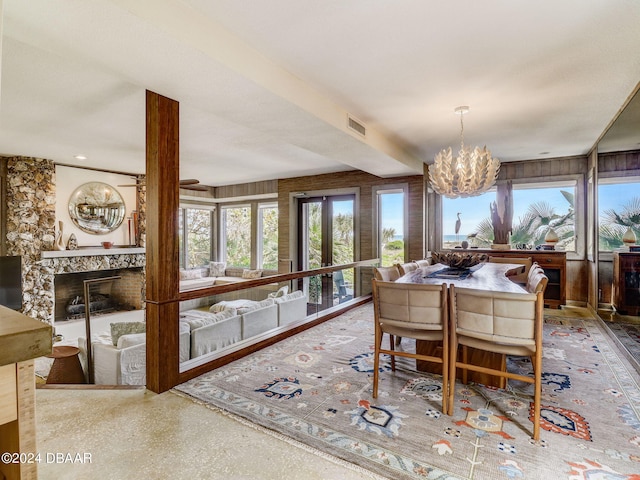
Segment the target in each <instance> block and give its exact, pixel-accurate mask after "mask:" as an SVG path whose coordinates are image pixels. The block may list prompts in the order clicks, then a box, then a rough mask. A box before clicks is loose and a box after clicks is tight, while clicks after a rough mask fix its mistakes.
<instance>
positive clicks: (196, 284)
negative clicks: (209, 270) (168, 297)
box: [180, 277, 216, 292]
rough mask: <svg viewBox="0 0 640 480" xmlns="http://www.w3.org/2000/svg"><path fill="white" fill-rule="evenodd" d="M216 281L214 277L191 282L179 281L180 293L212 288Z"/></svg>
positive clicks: (196, 279)
mask: <svg viewBox="0 0 640 480" xmlns="http://www.w3.org/2000/svg"><path fill="white" fill-rule="evenodd" d="M215 281H216V279H215V278H214V277H204V278H194V279H192V280H180V291H181V292H184V291H187V290H195V289H197V288H205V287H212V286H213V285H214V283H215Z"/></svg>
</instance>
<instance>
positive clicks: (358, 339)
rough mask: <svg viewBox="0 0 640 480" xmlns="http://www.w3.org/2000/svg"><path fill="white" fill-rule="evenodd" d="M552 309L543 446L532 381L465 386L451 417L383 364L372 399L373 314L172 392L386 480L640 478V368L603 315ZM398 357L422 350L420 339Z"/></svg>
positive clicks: (420, 381)
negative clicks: (611, 334) (624, 355)
mask: <svg viewBox="0 0 640 480" xmlns="http://www.w3.org/2000/svg"><path fill="white" fill-rule="evenodd" d="M552 312H554V311H552V310H546V314H545V327H544V336H545V337H544V382H543V383H544V385H543V408H542V430H541V435H540V442H538V443H536V442H534V441H533V440H532V439H531V435H532V423H531V421H530V419H529V418H530V400H531V397H529V396H528V395H527V394H528V393H529V391H528V390H529V389H530V386H529V385H528V384H521V385H518V384H517V383H515V382H510V384H509V386H508V387H507V389H505V390H501V389H497V388H486V387H484V386H482V385H471V384H469V385H462V384H460V383H458V384H457V385H456V394H455V411H454V414H453V415H452V416H447V415H443V414H442V413H441V411H440V408H441V403H440V402H441V398H442V396H441V395H442V384H441V379H440V377H439V376H437V375H430V374H422V373H419V372H416V371H415V370H414V362H413V361H412V360H410V359H400V358H399V359H398V360H397V370H396V372H392V371H390V365H389V362H388V359H387V361H385V362H382V363H381V367H380V369H381V375H380V390H379V395H378V398H377V399H374V398H373V397H372V395H371V386H372V378H373V377H372V371H373V370H372V367H373V312H372V307H371V305H365V306H363V307H360V308H358V309H356V310H353V311H351V312H349V313H347V314H345V315H342V316H340V317H338V318H336V319H334V320H331V321H329V322H326V323H324V324H322V325H320V326H318V327H315V328H313V329H311V330H308V331H306V332H303V333H301V334H298V335H296V336H294V337H292V338H290V339H288V340H285V341H283V342H280V343H278V344H276V345H274V346H271V347H269V348H266V349H264V350H261V351H259V352H257V353H255V354H253V355H251V356H248V357H245V358H243V359H241V360H238V361H236V362H234V363H231V364H229V365H227V366H225V367H223V368H221V369H218V370H215V371H212V372H209V373H207V374H204V375H202V376H200V377H198V378H195V379H193V380H191V381H189V382H187V383H184V384H182V385H179V386H178V387H176V388H175V389H174V392H175V393H178V394H180V395H184V396H187V397H189V398H192V399H193V400H194V401H196V402H200V403H202V404H205V405H207V406H209V407H210V408H214V409H217V410H220V411H223V412H226V413H228V414H230V415H232V416H233V417H235V418H239V419H241V421H245V422H252V423H253V424H256V425H259V426H261V427H264V428H266V429H269V430H270V431H273V432H276V435H279V436H286V437H287V438H290V439H293V441H295V442H298V443H301V444H304V445H306V446H308V447H310V448H312V449H315V450H317V451H319V452H322V453H323V454H329V455H331V456H335V457H337V458H338V459H341V460H342V461H346V462H349V463H351V464H353V465H356V466H358V467H359V468H364V469H366V470H368V471H370V472H373V473H374V474H377V475H379V476H382V477H385V478H390V479H441V480H445V479H468V480H481V479H512V478H527V479H567V480H580V479H585V480H586V479H589V480H594V479H616V480H617V479H633V480H640V474H639V473H640V415H639V411H640V388H639V385H638V377H637V374H636V372H635V371H634V370H632V369H631V368H630V366H629V365H628V364H627V363H626V362H625V361H624V359H621V358H620V357H619V354H618V352H617V350H616V349H615V347H614V346H613V344H612V343H610V339H608V337H607V336H606V334H604V333H603V330H601V329H600V327H599V325H598V324H597V321H596V320H595V319H593V318H589V317H588V316H586V315H584V317H581V316H565V315H562V314H560V313H552ZM550 313H551V314H550ZM402 348H405V349H411V348H413V345H412V342H411V340H408V339H403V343H402ZM509 368H510V369H515V370H518V371H521V372H529V371H530V363H529V361H528V360H525V359H513V360H512V361H510V365H509ZM524 385H526V386H524ZM291 478H295V475H293V477H291Z"/></svg>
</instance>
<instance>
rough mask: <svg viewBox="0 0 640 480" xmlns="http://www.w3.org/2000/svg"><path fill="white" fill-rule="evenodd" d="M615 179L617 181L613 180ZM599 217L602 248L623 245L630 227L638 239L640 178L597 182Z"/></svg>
mask: <svg viewBox="0 0 640 480" xmlns="http://www.w3.org/2000/svg"><path fill="white" fill-rule="evenodd" d="M635 180H637V178H636V179H635ZM605 181H606V180H605ZM614 181H615V182H616V183H613V182H614ZM598 218H599V222H600V225H599V232H598V237H599V249H600V251H612V250H615V249H617V248H620V247H622V246H623V243H622V236H623V235H624V234H625V232H626V231H627V230H628V229H629V228H631V230H632V231H633V232H634V233H635V235H636V243H638V240H639V239H640V182H639V181H636V182H629V181H628V179H627V181H622V179H616V180H609V181H606V183H603V182H601V183H600V184H599V185H598Z"/></svg>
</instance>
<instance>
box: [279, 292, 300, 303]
mask: <svg viewBox="0 0 640 480" xmlns="http://www.w3.org/2000/svg"><path fill="white" fill-rule="evenodd" d="M301 297H304V292H303V291H302V290H296V291H295V292H291V293H287V294H286V295H283V296H281V297H277V298H274V299H273V301H274V302H276V303H283V302H288V301H289V300H295V299H296V298H301Z"/></svg>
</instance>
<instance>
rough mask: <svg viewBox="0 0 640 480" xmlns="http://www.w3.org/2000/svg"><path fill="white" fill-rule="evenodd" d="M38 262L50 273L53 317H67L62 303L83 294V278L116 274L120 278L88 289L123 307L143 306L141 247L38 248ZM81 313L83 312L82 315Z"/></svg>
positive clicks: (58, 319)
mask: <svg viewBox="0 0 640 480" xmlns="http://www.w3.org/2000/svg"><path fill="white" fill-rule="evenodd" d="M40 265H41V266H42V267H43V269H44V270H46V271H47V272H49V273H48V274H49V275H52V276H53V282H52V283H53V285H54V305H53V309H54V312H53V313H54V320H55V322H58V321H61V320H67V312H66V306H67V303H68V302H69V300H70V299H72V298H74V297H75V296H81V297H83V296H84V283H83V280H88V279H96V278H103V277H109V276H116V275H117V276H120V277H121V279H120V280H115V281H114V282H109V283H105V284H101V285H94V286H93V287H92V288H91V293H100V294H106V295H109V296H110V297H111V298H112V300H113V301H114V303H115V304H116V305H121V306H123V307H124V308H125V309H141V308H144V298H145V278H144V265H145V253H144V248H117V249H111V250H109V253H108V254H107V253H106V251H105V250H104V249H94V248H91V249H81V250H74V251H53V252H42V260H41V262H40ZM82 316H83V317H84V315H82Z"/></svg>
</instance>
